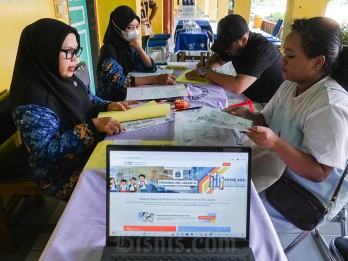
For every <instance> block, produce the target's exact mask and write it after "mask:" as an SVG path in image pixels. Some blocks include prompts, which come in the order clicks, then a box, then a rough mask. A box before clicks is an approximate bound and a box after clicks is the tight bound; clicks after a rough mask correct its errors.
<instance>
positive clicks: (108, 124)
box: [92, 117, 126, 135]
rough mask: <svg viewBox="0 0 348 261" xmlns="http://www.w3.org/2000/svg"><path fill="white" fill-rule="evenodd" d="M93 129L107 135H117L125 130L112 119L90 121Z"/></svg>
mask: <svg viewBox="0 0 348 261" xmlns="http://www.w3.org/2000/svg"><path fill="white" fill-rule="evenodd" d="M92 121H93V123H94V125H95V127H96V128H97V130H98V131H100V132H106V133H107V134H109V135H114V134H118V133H120V132H123V131H125V130H126V129H125V128H124V127H123V126H122V125H121V123H119V122H118V121H117V120H115V119H114V118H112V117H102V118H94V119H92Z"/></svg>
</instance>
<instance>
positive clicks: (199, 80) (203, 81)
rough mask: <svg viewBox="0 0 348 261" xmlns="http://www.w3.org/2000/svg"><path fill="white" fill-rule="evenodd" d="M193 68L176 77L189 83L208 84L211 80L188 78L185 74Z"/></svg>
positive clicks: (178, 80)
mask: <svg viewBox="0 0 348 261" xmlns="http://www.w3.org/2000/svg"><path fill="white" fill-rule="evenodd" d="M191 71H192V70H186V71H185V72H184V73H182V74H181V75H180V76H179V77H177V78H176V81H177V82H188V83H196V84H208V83H210V81H208V80H207V79H204V78H202V79H198V80H188V79H187V78H186V76H185V74H186V73H188V72H191Z"/></svg>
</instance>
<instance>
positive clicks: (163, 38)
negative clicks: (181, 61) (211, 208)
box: [149, 34, 170, 41]
mask: <svg viewBox="0 0 348 261" xmlns="http://www.w3.org/2000/svg"><path fill="white" fill-rule="evenodd" d="M169 38H170V34H155V35H154V36H153V37H151V38H150V39H149V41H152V40H159V39H162V40H168V39H169Z"/></svg>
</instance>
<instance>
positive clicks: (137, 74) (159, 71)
mask: <svg viewBox="0 0 348 261" xmlns="http://www.w3.org/2000/svg"><path fill="white" fill-rule="evenodd" d="M173 73H174V69H161V68H158V69H157V71H155V72H153V73H149V72H137V71H132V72H129V73H128V75H129V76H133V77H147V76H154V75H160V74H173Z"/></svg>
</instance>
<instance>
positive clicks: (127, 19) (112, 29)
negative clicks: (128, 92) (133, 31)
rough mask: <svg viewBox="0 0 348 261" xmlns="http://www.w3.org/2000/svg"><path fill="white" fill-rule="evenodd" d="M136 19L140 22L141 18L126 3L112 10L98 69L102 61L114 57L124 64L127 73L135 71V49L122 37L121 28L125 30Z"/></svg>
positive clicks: (124, 70)
mask: <svg viewBox="0 0 348 261" xmlns="http://www.w3.org/2000/svg"><path fill="white" fill-rule="evenodd" d="M134 19H137V20H138V22H139V24H140V19H139V17H138V16H137V15H136V13H135V12H134V11H133V10H132V9H131V8H130V7H128V6H125V5H121V6H119V7H117V8H116V9H115V10H114V11H112V12H111V14H110V20H109V24H108V28H107V29H106V32H105V35H104V40H103V43H104V45H103V47H102V48H101V50H100V56H99V61H98V70H100V68H101V63H102V62H103V61H104V59H105V58H112V59H114V60H116V61H117V63H119V64H120V65H121V66H122V68H123V72H124V74H125V75H127V74H128V73H129V72H130V71H133V69H134V50H133V48H131V47H130V46H129V42H127V41H126V40H125V39H124V38H123V37H122V32H121V30H123V31H125V30H126V28H127V26H128V25H129V24H130V23H131V22H132V21H133V20H134ZM113 22H114V23H115V24H116V25H117V27H118V28H117V27H116V26H115V25H114V24H113Z"/></svg>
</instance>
